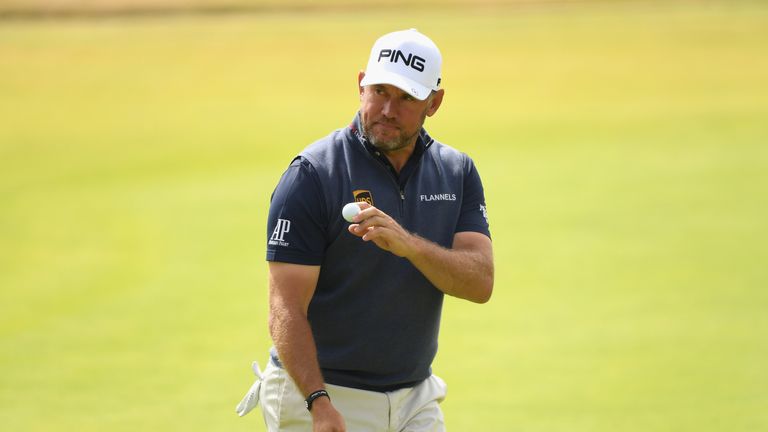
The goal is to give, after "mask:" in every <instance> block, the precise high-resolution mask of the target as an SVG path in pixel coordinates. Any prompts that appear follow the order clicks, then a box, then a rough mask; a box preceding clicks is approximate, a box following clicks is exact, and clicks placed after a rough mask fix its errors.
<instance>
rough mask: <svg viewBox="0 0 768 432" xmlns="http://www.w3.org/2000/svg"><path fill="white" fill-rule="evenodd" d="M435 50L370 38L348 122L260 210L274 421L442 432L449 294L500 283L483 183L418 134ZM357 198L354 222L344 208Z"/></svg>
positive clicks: (297, 163)
mask: <svg viewBox="0 0 768 432" xmlns="http://www.w3.org/2000/svg"><path fill="white" fill-rule="evenodd" d="M441 63H442V58H441V54H440V51H439V50H438V48H437V46H435V44H434V43H433V42H432V41H431V40H430V39H429V38H427V37H426V36H424V35H423V34H421V33H419V32H418V31H416V30H405V31H399V32H394V33H390V34H387V35H384V36H382V37H381V38H379V39H378V40H377V41H376V43H375V44H374V46H373V49H372V51H371V55H370V59H369V62H368V66H367V68H366V71H365V72H360V73H359V75H358V84H359V92H360V111H359V112H358V114H357V116H355V118H354V120H353V122H352V124H351V125H350V126H349V127H347V128H344V129H340V130H337V131H335V132H333V133H332V134H331V135H329V136H327V137H326V138H323V139H321V140H320V141H318V142H316V143H314V144H312V145H310V146H309V147H308V148H306V149H305V150H304V151H303V152H302V153H301V154H300V155H299V156H298V157H296V158H295V159H294V160H293V162H292V163H291V165H290V166H289V167H288V169H287V170H286V172H285V173H284V174H283V176H282V178H281V179H280V182H279V184H278V185H277V188H276V189H275V191H274V194H273V196H272V202H271V206H270V210H269V219H268V236H269V240H268V246H267V260H268V261H269V305H270V315H269V329H270V334H271V335H272V339H273V341H274V345H275V348H274V349H273V350H272V351H271V356H270V357H271V360H270V364H269V366H268V367H267V369H266V370H265V372H264V376H263V380H262V382H261V388H260V392H259V396H260V399H261V405H262V411H263V413H264V417H265V420H266V423H267V426H268V428H269V430H270V431H278V430H279V431H307V430H314V431H344V430H349V431H355V432H357V431H389V430H393V431H402V430H406V431H422V430H424V431H427V430H429V431H442V430H444V426H443V415H442V412H441V411H440V408H439V406H438V403H439V402H441V401H442V400H443V399H444V397H445V391H446V388H445V384H444V383H443V382H442V380H440V379H439V378H437V377H436V376H434V375H432V373H431V363H432V360H433V359H434V356H435V354H436V352H437V338H438V329H439V323H440V313H441V308H442V303H443V295H444V294H448V295H451V296H456V297H460V298H464V299H467V300H470V301H473V302H477V303H484V302H486V301H488V299H489V298H490V296H491V291H492V287H493V257H492V248H491V240H490V233H489V230H488V222H487V216H486V211H485V199H484V194H483V187H482V184H481V182H480V177H479V175H478V173H477V171H476V170H475V167H474V164H473V163H472V160H471V159H470V158H469V157H468V156H467V155H465V154H463V153H460V152H458V151H456V150H454V149H452V148H450V147H448V146H445V145H443V144H441V143H439V142H437V141H435V140H433V139H432V138H431V137H430V136H429V135H428V134H427V133H426V131H425V130H424V129H423V128H422V125H423V124H424V121H425V119H426V117H431V116H433V115H434V114H435V113H436V112H437V110H438V108H439V107H440V105H441V103H442V101H443V95H444V91H443V90H442V89H441V88H440V87H439V86H440V69H441ZM350 201H356V202H358V204H359V206H360V209H361V212H360V213H359V214H358V215H357V216H355V218H354V219H353V222H352V223H351V224H350V223H348V222H346V221H345V220H344V219H343V218H342V215H341V209H342V207H343V206H344V205H345V204H346V203H348V202H350Z"/></svg>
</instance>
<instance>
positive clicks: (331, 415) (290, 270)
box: [269, 262, 346, 431]
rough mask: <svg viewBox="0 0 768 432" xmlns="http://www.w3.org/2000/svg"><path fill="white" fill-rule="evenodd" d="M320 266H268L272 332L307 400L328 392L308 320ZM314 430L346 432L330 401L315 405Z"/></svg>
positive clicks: (313, 412) (282, 356) (281, 353)
mask: <svg viewBox="0 0 768 432" xmlns="http://www.w3.org/2000/svg"><path fill="white" fill-rule="evenodd" d="M319 275H320V266H308V265H299V264H288V263H281V262H270V263H269V332H270V335H271V336H272V340H273V341H274V343H275V348H277V353H278V355H279V356H280V362H281V363H282V364H283V367H285V369H286V370H287V371H288V374H289V375H290V376H291V378H293V380H294V382H296V385H297V386H298V388H299V391H301V393H302V395H303V396H304V397H305V398H306V397H307V396H309V394H310V393H311V392H313V391H315V390H320V389H325V383H324V381H323V375H322V373H321V372H320V366H319V364H318V361H317V348H316V346H315V341H314V338H313V337H312V330H311V329H310V326H309V321H307V308H308V307H309V302H310V300H312V296H313V295H314V293H315V287H316V285H317V279H318V276H319ZM312 423H313V430H314V431H344V430H346V429H345V426H344V419H343V418H342V417H341V414H339V412H338V411H336V409H335V408H334V407H333V405H332V404H331V401H330V400H329V399H328V398H325V397H322V398H319V399H317V400H315V402H314V403H313V405H312Z"/></svg>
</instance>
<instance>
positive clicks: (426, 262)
mask: <svg viewBox="0 0 768 432" xmlns="http://www.w3.org/2000/svg"><path fill="white" fill-rule="evenodd" d="M411 235H412V237H413V239H412V242H411V248H410V249H411V250H410V252H409V253H408V255H407V256H406V258H407V259H408V260H409V261H410V262H411V263H412V264H413V265H414V266H415V267H416V268H417V269H419V271H420V272H421V273H422V274H424V276H425V277H426V278H427V279H428V280H429V281H430V282H432V284H433V285H434V286H435V287H437V289H439V290H440V291H442V292H444V293H445V294H448V295H450V296H454V297H459V298H462V299H466V300H470V301H473V302H475V303H485V302H487V301H488V300H489V299H490V297H491V293H492V291H493V272H494V268H493V257H492V253H491V251H490V249H487V250H485V249H471V250H470V249H456V248H454V249H446V248H444V247H441V246H440V245H438V244H436V243H433V242H431V241H429V240H426V239H424V238H421V237H419V236H417V235H414V234H411ZM454 246H455V245H454Z"/></svg>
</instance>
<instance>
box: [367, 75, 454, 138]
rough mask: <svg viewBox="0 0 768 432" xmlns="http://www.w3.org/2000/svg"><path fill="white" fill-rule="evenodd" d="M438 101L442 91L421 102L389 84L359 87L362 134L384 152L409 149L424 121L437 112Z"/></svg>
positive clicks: (440, 98) (440, 99)
mask: <svg viewBox="0 0 768 432" xmlns="http://www.w3.org/2000/svg"><path fill="white" fill-rule="evenodd" d="M360 79H362V73H361V77H360ZM441 101H442V90H440V91H439V92H438V93H436V94H433V95H432V96H430V97H428V98H427V99H426V100H423V101H421V100H418V99H416V98H414V97H413V96H411V95H410V94H408V93H406V92H404V91H402V90H400V89H399V88H397V87H395V86H393V85H389V84H376V85H370V86H366V87H361V89H360V120H361V122H362V127H363V134H364V135H365V136H366V138H368V141H370V142H371V144H373V145H374V146H375V147H376V148H378V149H380V150H382V151H385V152H394V151H397V150H400V149H403V148H406V147H408V146H411V145H413V144H414V143H416V139H417V137H418V135H419V131H421V127H422V125H424V120H425V119H426V118H427V116H432V115H433V114H434V113H435V112H436V111H437V108H438V107H439V105H440V102H441Z"/></svg>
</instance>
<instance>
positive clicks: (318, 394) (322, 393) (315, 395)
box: [304, 390, 331, 411]
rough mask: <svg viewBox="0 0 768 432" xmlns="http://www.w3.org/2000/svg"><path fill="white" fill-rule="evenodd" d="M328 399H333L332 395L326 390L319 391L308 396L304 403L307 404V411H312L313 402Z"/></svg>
mask: <svg viewBox="0 0 768 432" xmlns="http://www.w3.org/2000/svg"><path fill="white" fill-rule="evenodd" d="M323 396H325V397H327V398H328V399H331V395H329V394H328V392H327V391H325V390H318V391H315V392H312V393H311V394H310V395H309V396H307V398H306V399H304V403H306V404H307V411H312V402H314V401H315V399H317V398H319V397H323Z"/></svg>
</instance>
